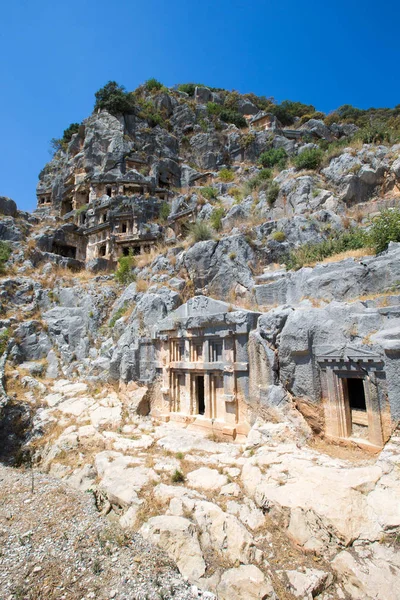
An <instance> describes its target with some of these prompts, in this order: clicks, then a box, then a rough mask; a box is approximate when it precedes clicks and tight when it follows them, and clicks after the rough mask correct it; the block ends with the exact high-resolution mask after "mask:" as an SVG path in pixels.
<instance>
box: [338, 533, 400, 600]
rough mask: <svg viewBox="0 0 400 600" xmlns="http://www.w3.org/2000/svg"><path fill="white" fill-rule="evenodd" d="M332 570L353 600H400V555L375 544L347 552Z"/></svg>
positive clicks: (339, 555) (344, 552) (339, 558)
mask: <svg viewBox="0 0 400 600" xmlns="http://www.w3.org/2000/svg"><path fill="white" fill-rule="evenodd" d="M332 567H333V569H334V570H335V571H336V574H337V576H338V577H339V578H340V579H341V580H342V584H343V587H344V589H345V590H346V592H347V593H348V594H349V596H350V597H351V598H352V599H353V600H400V585H399V581H400V552H399V551H398V550H397V549H396V548H392V547H388V546H384V545H383V544H379V543H377V542H376V543H374V544H371V545H370V546H367V547H366V548H362V547H358V548H354V550H353V551H352V552H350V551H347V550H344V551H343V552H340V554H338V555H337V556H336V557H335V558H334V560H333V561H332Z"/></svg>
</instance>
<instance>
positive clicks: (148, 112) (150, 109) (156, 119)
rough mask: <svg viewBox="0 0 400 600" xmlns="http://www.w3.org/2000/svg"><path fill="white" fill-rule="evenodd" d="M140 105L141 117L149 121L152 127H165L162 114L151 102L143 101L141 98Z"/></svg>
mask: <svg viewBox="0 0 400 600" xmlns="http://www.w3.org/2000/svg"><path fill="white" fill-rule="evenodd" d="M138 105H139V108H140V112H139V117H140V118H141V119H144V120H145V121H147V122H148V124H149V125H150V127H155V126H156V125H160V126H161V127H165V122H164V118H163V116H162V114H161V113H160V111H159V110H157V109H156V107H155V106H154V104H153V102H152V101H151V100H143V99H142V98H139V100H138Z"/></svg>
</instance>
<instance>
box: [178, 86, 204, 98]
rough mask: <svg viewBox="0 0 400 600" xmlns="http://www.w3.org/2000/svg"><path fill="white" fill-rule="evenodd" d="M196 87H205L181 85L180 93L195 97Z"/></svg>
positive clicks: (179, 87)
mask: <svg viewBox="0 0 400 600" xmlns="http://www.w3.org/2000/svg"><path fill="white" fill-rule="evenodd" d="M196 87H205V86H204V85H203V84H202V83H180V84H179V85H178V87H177V89H178V91H179V92H185V94H188V95H189V96H194V92H195V89H196Z"/></svg>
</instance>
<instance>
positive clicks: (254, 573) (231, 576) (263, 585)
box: [217, 565, 277, 600]
mask: <svg viewBox="0 0 400 600" xmlns="http://www.w3.org/2000/svg"><path fill="white" fill-rule="evenodd" d="M217 592H218V598H219V600H245V599H246V600H267V599H268V598H270V599H271V600H272V599H273V600H276V599H277V596H276V594H275V592H274V588H273V587H272V583H271V580H270V579H269V577H267V576H266V575H264V573H263V572H262V571H261V570H260V569H259V568H258V567H256V566H255V565H241V566H240V567H237V568H234V569H228V570H227V571H225V572H224V573H223V575H222V577H221V581H220V583H219V584H218V587H217Z"/></svg>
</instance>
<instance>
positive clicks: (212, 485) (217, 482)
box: [187, 467, 228, 491]
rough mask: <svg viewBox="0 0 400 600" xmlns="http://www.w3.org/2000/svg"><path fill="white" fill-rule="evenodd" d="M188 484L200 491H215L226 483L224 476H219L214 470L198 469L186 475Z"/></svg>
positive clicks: (226, 479)
mask: <svg viewBox="0 0 400 600" xmlns="http://www.w3.org/2000/svg"><path fill="white" fill-rule="evenodd" d="M187 480H188V484H189V486H190V487H193V488H195V489H197V490H201V491H215V490H219V489H221V487H222V486H223V485H226V484H227V483H228V478H227V477H226V475H221V474H220V473H219V472H218V471H217V470H216V469H209V468H208V467H200V469H196V471H191V472H190V473H188V475H187Z"/></svg>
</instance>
